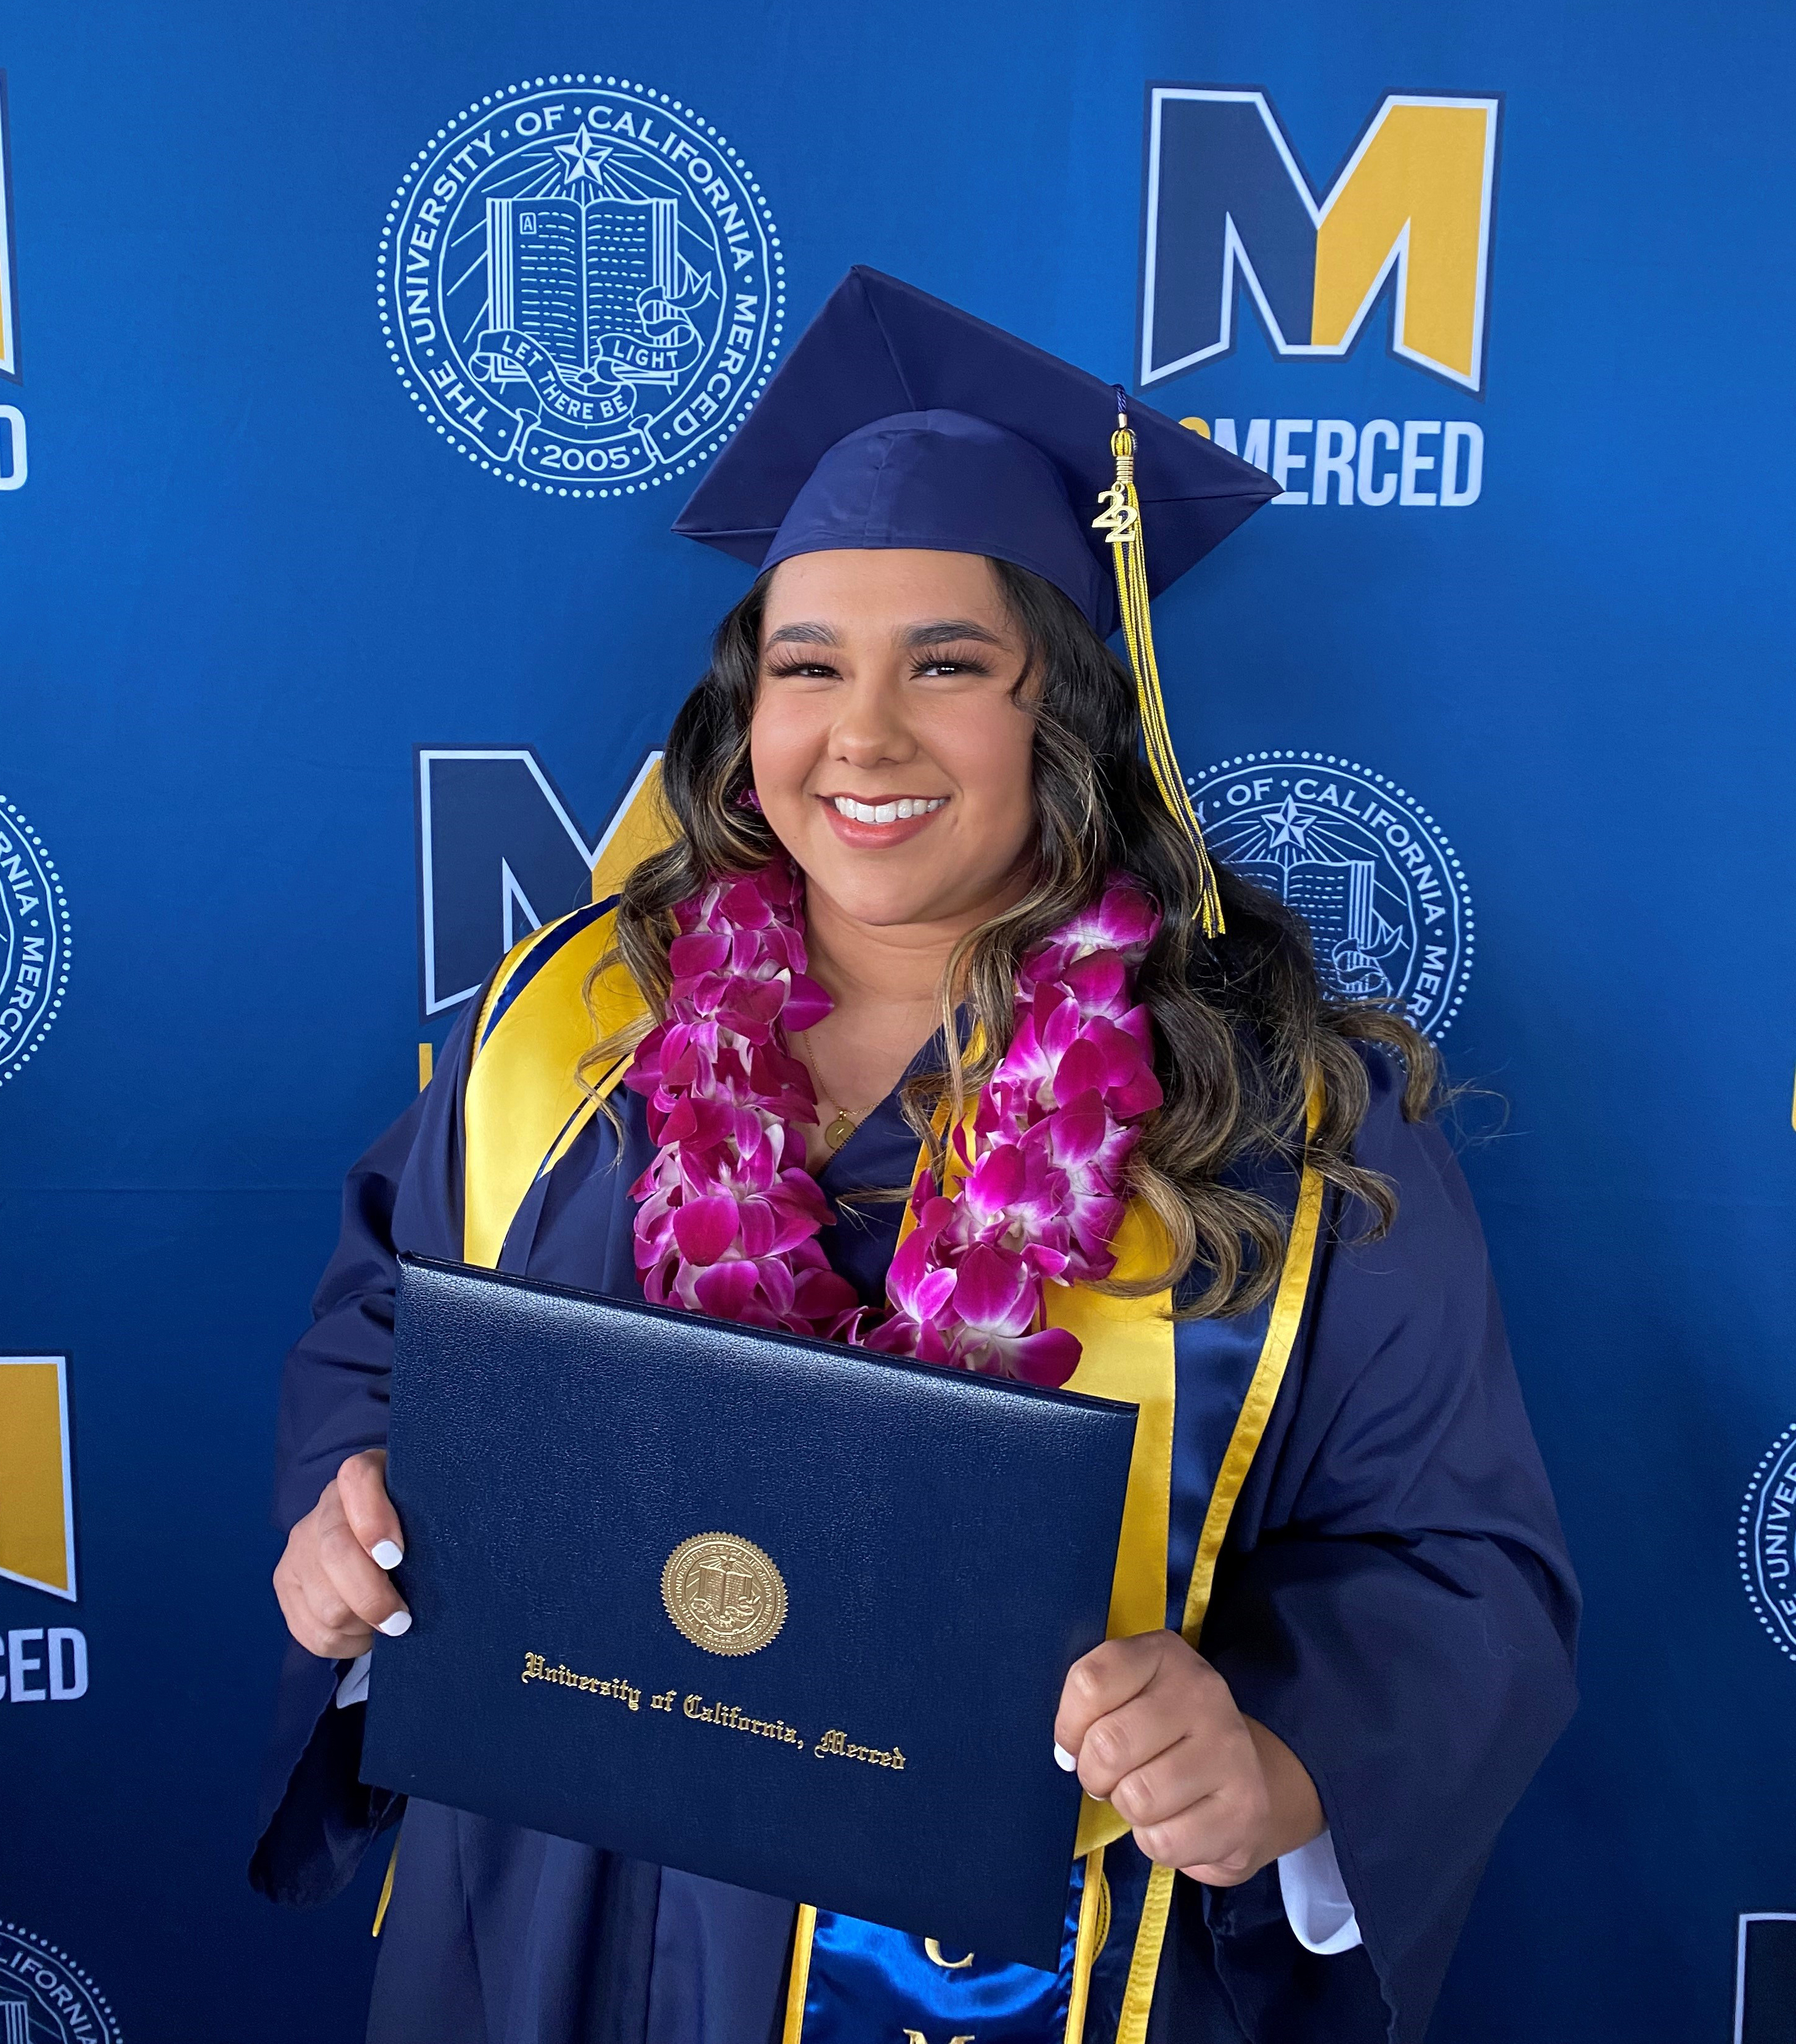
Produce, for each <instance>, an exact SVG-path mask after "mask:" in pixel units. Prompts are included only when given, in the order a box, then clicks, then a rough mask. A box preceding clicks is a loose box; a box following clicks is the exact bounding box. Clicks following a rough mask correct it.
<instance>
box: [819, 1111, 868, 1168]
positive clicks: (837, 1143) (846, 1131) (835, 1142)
mask: <svg viewBox="0 0 1796 2044" xmlns="http://www.w3.org/2000/svg"><path fill="white" fill-rule="evenodd" d="M866 1118H867V1117H866V1116H865V1115H864V1114H850V1112H848V1110H847V1108H842V1109H841V1110H840V1112H839V1113H838V1114H837V1116H836V1117H835V1120H834V1121H832V1122H831V1124H829V1126H828V1127H827V1128H825V1129H824V1131H823V1140H824V1141H825V1142H826V1143H827V1144H828V1145H829V1147H830V1155H831V1156H832V1157H833V1156H834V1155H835V1153H836V1151H838V1150H839V1149H840V1148H841V1147H842V1144H843V1143H846V1141H847V1140H848V1139H849V1137H850V1135H853V1134H854V1131H855V1130H856V1129H857V1128H859V1127H860V1125H861V1124H862V1122H863V1121H865V1120H866Z"/></svg>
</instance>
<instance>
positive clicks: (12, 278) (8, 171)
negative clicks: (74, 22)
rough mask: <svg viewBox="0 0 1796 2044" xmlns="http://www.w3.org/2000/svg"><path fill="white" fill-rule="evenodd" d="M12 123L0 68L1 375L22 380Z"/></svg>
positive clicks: (3, 75) (3, 73) (3, 74)
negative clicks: (20, 375)
mask: <svg viewBox="0 0 1796 2044" xmlns="http://www.w3.org/2000/svg"><path fill="white" fill-rule="evenodd" d="M12 134H13V131H12V125H11V122H10V120H9V118H8V117H7V112H6V73H5V72H4V71H0V376H3V377H5V378H6V381H7V382H9V383H16V382H17V381H18V380H19V314H18V302H19V301H18V277H17V267H16V265H15V263H14V262H13V147H12Z"/></svg>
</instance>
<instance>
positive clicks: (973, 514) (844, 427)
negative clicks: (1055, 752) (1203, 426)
mask: <svg viewBox="0 0 1796 2044" xmlns="http://www.w3.org/2000/svg"><path fill="white" fill-rule="evenodd" d="M1116 412H1117V394H1116V389H1115V385H1114V384H1110V383H1106V382H1102V381H1101V380H1100V379H1099V378H1097V377H1096V376H1091V375H1087V374H1086V372H1085V371H1084V370H1082V369H1075V368H1074V367H1073V366H1072V364H1071V363H1066V362H1062V361H1061V360H1059V359H1057V357H1056V356H1054V355H1048V354H1046V353H1044V352H1043V351H1042V349H1040V348H1031V347H1030V345H1029V344H1028V342H1027V341H1026V340H1018V339H1017V338H1016V336H1015V335H1014V334H1008V333H1006V332H1004V331H1003V329H1002V328H999V327H995V326H988V325H986V323H985V321H984V320H978V319H975V318H974V317H973V316H972V314H971V313H963V312H962V311H961V310H960V309H959V308H958V307H957V306H955V305H946V304H945V303H944V302H942V300H941V299H940V298H931V297H930V296H929V295H928V294H927V292H923V291H919V290H916V289H915V287H914V286H911V285H909V284H905V283H900V282H899V280H898V279H896V277H887V276H884V275H881V273H880V272H879V271H877V270H868V269H862V268H856V269H853V270H850V271H849V273H848V275H846V277H844V278H843V279H842V282H840V283H839V285H837V286H836V287H835V290H833V291H832V292H831V294H830V295H829V297H828V298H827V300H826V301H825V302H824V304H823V309H822V310H821V311H820V312H819V313H818V314H817V316H816V317H815V319H814V320H812V322H811V324H810V325H809V326H808V327H807V328H805V330H804V333H803V334H802V335H801V336H800V338H799V340H798V341H797V343H796V345H795V346H794V347H793V348H792V352H791V353H790V354H789V355H788V356H787V357H786V359H785V361H784V362H783V363H781V366H780V367H779V369H778V371H777V372H776V374H775V375H774V376H773V380H772V381H771V382H769V384H768V386H767V388H766V390H765V391H763V392H762V395H761V398H760V399H759V401H758V403H757V404H756V405H755V407H754V410H753V411H752V412H750V413H749V415H748V417H747V418H746V420H745V421H743V424H742V425H741V427H740V428H739V429H738V431H737V432H736V435H735V438H734V439H733V440H731V442H730V444H729V445H728V446H727V447H726V448H724V450H723V453H722V454H721V455H719V457H718V459H717V460H716V463H715V464H714V465H713V466H712V470H711V472H710V473H709V474H708V475H707V476H706V477H705V478H704V481H703V482H701V483H700V485H699V486H698V488H697V490H694V491H693V494H692V498H691V500H690V501H689V502H688V504H687V505H686V507H685V509H684V510H683V511H682V512H681V513H680V516H679V517H678V518H677V520H676V521H675V522H674V526H673V529H674V531H675V532H683V533H685V535H686V536H687V537H688V538H689V539H694V540H703V541H704V543H705V544H706V545H707V546H712V547H717V548H721V549H722V550H723V552H725V553H727V554H733V555H735V557H736V559H739V560H743V561H746V562H747V563H749V565H750V567H754V568H764V567H773V565H774V564H775V563H777V562H780V561H783V560H786V559H789V558H790V557H791V556H792V555H794V554H810V553H821V552H823V551H827V550H831V549H834V548H861V547H880V548H885V547H918V548H931V549H933V550H934V551H939V552H943V553H955V554H988V555H993V556H995V557H996V559H999V560H1004V561H1011V562H1013V563H1015V565H1016V566H1017V567H1023V568H1029V569H1030V570H1032V571H1034V573H1035V574H1038V575H1041V576H1042V577H1044V578H1046V580H1047V581H1049V582H1052V583H1053V585H1054V586H1055V587H1056V588H1057V589H1060V590H1064V591H1065V594H1067V595H1068V596H1069V597H1071V598H1072V599H1073V601H1074V602H1075V603H1076V604H1077V605H1078V606H1079V608H1080V610H1082V611H1083V612H1084V614H1085V617H1086V618H1087V620H1088V621H1089V622H1090V624H1092V626H1093V628H1095V629H1096V631H1097V632H1098V633H1099V635H1100V636H1103V637H1106V638H1107V637H1108V636H1109V635H1110V634H1111V632H1114V631H1115V629H1116V628H1117V625H1118V624H1119V621H1120V619H1119V610H1118V598H1117V588H1116V582H1115V576H1114V574H1112V572H1111V562H1110V559H1109V553H1110V549H1109V548H1108V546H1107V544H1106V542H1105V536H1104V535H1103V533H1101V532H1094V531H1093V530H1092V526H1091V521H1092V517H1093V516H1094V515H1095V513H1096V511H1097V509H1098V499H1099V494H1101V493H1102V492H1103V490H1107V489H1108V488H1109V487H1111V485H1112V484H1113V483H1114V482H1115V461H1114V459H1112V457H1111V445H1110V440H1111V429H1112V428H1113V427H1114V426H1115V423H1116ZM1129 425H1130V430H1131V431H1132V432H1134V436H1135V442H1136V448H1135V456H1136V463H1137V477H1138V488H1139V490H1140V493H1141V505H1142V513H1143V514H1144V516H1145V518H1146V523H1147V525H1148V527H1149V530H1150V531H1151V532H1152V533H1153V556H1152V559H1151V560H1150V561H1149V563H1148V589H1149V594H1151V595H1155V596H1157V595H1158V594H1160V592H1161V590H1163V589H1165V588H1167V587H1169V586H1170V585H1171V584H1172V583H1173V582H1176V581H1177V580H1178V578H1179V577H1180V575H1182V574H1184V572H1185V571H1186V569H1188V567H1192V565H1193V564H1194V563H1196V562H1198V561H1200V560H1201V559H1203V556H1204V555H1206V554H1207V553H1208V552H1209V551H1210V549H1211V548H1212V547H1214V546H1215V545H1216V544H1217V543H1218V541H1219V540H1226V538H1227V537H1228V536H1229V534H1230V532H1233V531H1234V528H1236V526H1238V524H1241V521H1243V520H1244V519H1245V518H1247V517H1249V516H1250V515H1251V514H1252V513H1253V512H1254V511H1256V510H1257V509H1259V507H1260V506H1261V505H1262V504H1264V502H1266V501H1267V500H1268V498H1272V497H1276V495H1277V494H1278V489H1277V486H1276V484H1275V483H1274V482H1272V479H1271V478H1269V477H1268V475H1266V474H1264V471H1261V470H1260V469H1257V468H1254V467H1252V466H1250V465H1249V463H1246V462H1244V461H1241V460H1238V459H1237V458H1236V457H1235V456H1234V455H1232V454H1230V453H1228V452H1227V451H1226V450H1225V449H1224V448H1219V447H1217V446H1216V445H1215V444H1214V443H1213V442H1211V441H1210V440H1206V439H1205V438H1204V437H1203V436H1202V435H1201V434H1199V433H1195V432H1192V430H1191V429H1190V428H1188V427H1185V426H1181V425H1179V424H1178V423H1177V422H1176V421H1174V420H1172V419H1169V418H1168V417H1166V416H1165V413H1161V412H1155V411H1150V410H1149V409H1147V407H1146V406H1145V405H1137V404H1133V403H1131V404H1130V406H1129Z"/></svg>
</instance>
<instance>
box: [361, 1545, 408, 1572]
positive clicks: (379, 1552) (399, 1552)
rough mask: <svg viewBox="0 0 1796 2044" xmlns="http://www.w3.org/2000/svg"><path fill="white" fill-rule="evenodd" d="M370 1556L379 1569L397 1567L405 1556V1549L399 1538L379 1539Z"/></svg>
mask: <svg viewBox="0 0 1796 2044" xmlns="http://www.w3.org/2000/svg"><path fill="white" fill-rule="evenodd" d="M368 1556H369V1559H370V1561H372V1562H373V1563H374V1566H375V1567H376V1568H377V1569H397V1567H398V1566H399V1564H400V1563H401V1562H403V1561H404V1560H405V1549H404V1548H403V1547H401V1546H400V1544H399V1543H398V1542H397V1540H377V1541H376V1542H375V1543H374V1545H373V1546H371V1547H370V1549H369V1550H368Z"/></svg>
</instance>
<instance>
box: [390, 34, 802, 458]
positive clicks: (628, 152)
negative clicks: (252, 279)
mask: <svg viewBox="0 0 1796 2044" xmlns="http://www.w3.org/2000/svg"><path fill="white" fill-rule="evenodd" d="M779 250H780V237H779V236H778V235H777V233H776V232H774V229H773V215H772V214H771V213H769V211H768V209H767V204H766V200H765V199H764V198H762V192H761V187H760V186H759V185H758V183H756V182H755V180H754V177H753V176H752V175H751V174H750V171H749V168H748V166H747V165H746V163H744V162H743V159H742V158H741V157H740V156H738V155H737V153H736V152H735V150H734V149H733V148H731V146H730V144H728V142H727V141H726V140H724V138H723V136H721V135H720V134H719V133H718V132H717V130H716V129H715V128H714V127H712V125H711V123H710V122H709V121H706V120H704V119H703V118H701V117H700V115H698V114H697V113H694V112H693V109H691V108H690V107H689V106H682V105H681V102H679V101H678V100H677V99H674V98H670V96H669V95H668V94H666V93H665V92H656V91H653V90H650V88H649V87H648V86H645V85H641V84H638V83H632V82H631V80H630V79H619V78H601V77H600V76H598V75H597V74H593V75H590V76H589V75H588V74H587V73H586V72H585V71H581V72H579V73H578V74H576V73H574V72H563V73H561V74H560V75H554V74H551V75H550V76H548V77H547V78H538V79H524V80H522V81H520V83H518V84H516V85H510V86H502V87H501V89H500V90H498V91H497V92H493V93H489V94H486V95H485V96H484V97H483V98H481V99H480V100H479V101H478V102H476V103H475V104H474V105H473V106H468V107H465V108H463V109H462V112H460V113H458V114H455V115H454V116H453V117H451V119H450V120H449V121H447V122H446V123H445V125H443V126H442V127H441V128H439V129H438V130H437V131H436V135H435V136H434V137H433V138H432V140H430V141H428V142H427V143H426V144H424V148H422V149H421V150H420V152H418V154H417V155H416V156H415V157H414V158H413V160H412V163H411V165H410V167H409V168H408V169H407V171H406V172H405V176H404V177H403V178H401V179H400V182H399V190H398V191H397V194H395V196H394V198H393V203H392V205H391V206H389V207H388V209H387V217H386V226H385V227H384V228H383V229H382V232H381V255H380V264H379V275H380V302H381V330H382V333H383V334H384V335H385V336H386V344H387V348H388V350H389V352H390V354H391V355H392V357H393V364H394V366H395V367H396V368H397V370H398V371H399V375H400V378H401V381H402V382H404V384H405V388H406V390H408V391H409V393H410V394H411V397H412V400H413V402H414V403H415V404H416V406H417V408H418V409H419V410H420V412H422V413H424V416H425V417H427V418H428V419H429V420H430V421H432V423H433V424H434V425H435V426H436V430H437V432H439V433H440V434H441V435H442V436H443V438H444V439H445V440H447V441H448V442H449V443H450V444H451V446H452V447H454V448H456V449H457V450H458V451H460V452H461V453H462V454H465V455H466V456H467V457H468V459H470V461H473V462H477V463H478V464H479V465H480V467H482V469H485V470H486V471H489V473H491V474H495V475H500V476H503V477H504V478H505V480H506V481H507V482H514V483H517V484H520V485H521V486H524V487H525V488H528V489H531V490H547V491H549V492H551V494H554V495H556V496H560V497H616V496H622V495H624V494H627V493H630V492H632V491H635V490H643V489H647V488H648V487H649V486H650V485H651V484H654V483H658V482H666V480H667V479H668V478H670V476H676V475H681V474H685V472H686V471H688V470H689V469H691V468H693V467H697V465H698V463H700V462H701V461H703V460H704V459H705V458H706V457H707V456H708V455H711V454H713V453H715V452H716V450H717V449H718V448H720V446H722V444H723V440H724V439H725V438H726V436H727V435H728V434H729V433H730V432H731V431H732V430H733V429H734V428H735V425H736V424H737V423H738V422H739V421H740V419H741V418H742V417H743V413H745V412H746V410H747V409H748V407H749V406H750V405H751V404H752V403H753V402H754V399H755V398H756V397H757V396H758V394H759V392H760V390H761V388H762V385H763V384H765V383H766V380H767V378H768V375H769V373H770V371H771V369H772V366H773V355H774V352H775V350H776V348H777V346H778V343H779V330H780V323H781V317H782V309H783V305H784V301H785V286H784V278H785V265H784V263H782V262H781V257H780V252H779Z"/></svg>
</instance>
